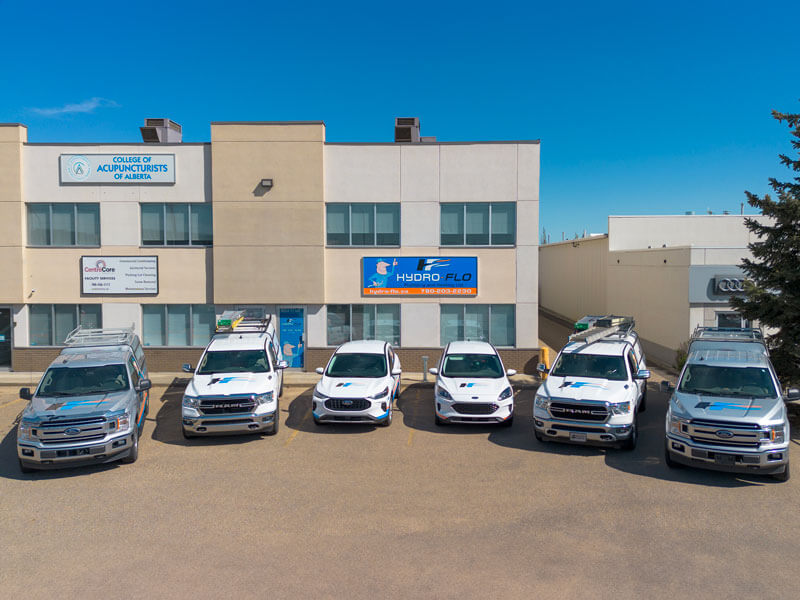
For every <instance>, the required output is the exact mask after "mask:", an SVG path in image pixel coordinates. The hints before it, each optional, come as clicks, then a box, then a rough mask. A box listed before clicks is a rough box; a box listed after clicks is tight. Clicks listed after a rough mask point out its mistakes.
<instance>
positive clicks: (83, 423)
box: [34, 417, 116, 444]
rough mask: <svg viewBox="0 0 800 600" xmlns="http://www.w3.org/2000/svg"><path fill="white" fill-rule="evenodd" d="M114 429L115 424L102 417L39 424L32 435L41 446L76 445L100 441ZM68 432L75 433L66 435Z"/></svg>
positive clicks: (59, 420)
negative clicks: (73, 431) (37, 439)
mask: <svg viewBox="0 0 800 600" xmlns="http://www.w3.org/2000/svg"><path fill="white" fill-rule="evenodd" d="M115 427H116V423H114V422H110V423H109V422H107V421H106V419H105V418H104V417H92V418H88V419H58V420H55V421H44V422H42V423H40V424H39V425H37V426H36V427H35V428H34V432H35V433H34V435H35V436H37V437H38V438H39V440H40V441H41V442H42V443H43V444H76V443H83V442H94V441H97V440H102V439H103V438H105V437H106V434H107V432H109V431H112V432H113V431H114V430H115ZM68 430H77V432H75V433H70V434H68V433H66V432H67V431H68Z"/></svg>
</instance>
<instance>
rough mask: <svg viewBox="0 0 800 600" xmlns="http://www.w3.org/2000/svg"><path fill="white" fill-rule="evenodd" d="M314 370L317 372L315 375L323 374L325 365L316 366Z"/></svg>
mask: <svg viewBox="0 0 800 600" xmlns="http://www.w3.org/2000/svg"><path fill="white" fill-rule="evenodd" d="M314 370H315V371H316V372H317V375H324V374H325V367H317V368H316V369H314Z"/></svg>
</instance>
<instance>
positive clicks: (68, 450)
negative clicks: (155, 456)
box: [17, 327, 150, 473]
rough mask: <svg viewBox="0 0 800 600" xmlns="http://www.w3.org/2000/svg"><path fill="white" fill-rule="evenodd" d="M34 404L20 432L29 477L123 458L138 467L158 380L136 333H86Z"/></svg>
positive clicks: (70, 340)
mask: <svg viewBox="0 0 800 600" xmlns="http://www.w3.org/2000/svg"><path fill="white" fill-rule="evenodd" d="M65 346H66V347H65V348H64V349H63V350H62V351H61V353H60V354H59V355H58V358H56V359H55V360H54V361H53V363H52V364H51V365H50V366H49V367H48V369H47V371H46V372H45V374H44V376H43V377H42V379H41V381H40V382H39V385H38V386H37V387H36V390H35V391H34V392H33V393H31V391H30V389H28V388H22V389H21V390H20V397H21V398H23V399H25V400H28V401H29V403H28V405H27V406H26V407H25V409H24V410H23V412H22V415H21V417H20V421H19V426H18V428H17V455H18V458H19V466H20V469H21V470H22V472H23V473H28V472H31V471H33V470H36V469H53V468H59V467H74V466H79V465H84V464H98V463H106V462H111V461H115V460H122V461H123V462H125V463H132V462H135V461H136V459H137V458H138V456H139V437H140V436H141V433H142V429H143V427H144V420H145V416H146V415H147V412H148V408H149V394H150V393H149V389H150V380H149V379H148V378H147V365H146V363H145V359H144V352H143V351H142V346H141V343H140V342H139V338H138V336H137V335H136V334H135V333H133V330H131V329H82V328H80V327H79V328H78V329H76V330H74V331H72V332H70V334H69V335H68V336H67V339H66V340H65Z"/></svg>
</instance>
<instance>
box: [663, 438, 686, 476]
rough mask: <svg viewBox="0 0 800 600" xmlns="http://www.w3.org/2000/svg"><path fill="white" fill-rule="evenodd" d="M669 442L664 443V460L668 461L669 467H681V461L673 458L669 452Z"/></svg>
mask: <svg viewBox="0 0 800 600" xmlns="http://www.w3.org/2000/svg"><path fill="white" fill-rule="evenodd" d="M667 444H669V442H666V443H665V444H664V462H665V463H667V468H669V469H680V468H681V467H683V465H682V464H681V463H679V462H676V461H674V460H672V456H671V455H670V453H669V448H668V447H667Z"/></svg>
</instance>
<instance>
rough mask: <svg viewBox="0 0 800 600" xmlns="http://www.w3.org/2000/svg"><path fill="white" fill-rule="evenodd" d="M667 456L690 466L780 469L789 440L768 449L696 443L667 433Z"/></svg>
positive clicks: (752, 470) (743, 470)
mask: <svg viewBox="0 0 800 600" xmlns="http://www.w3.org/2000/svg"><path fill="white" fill-rule="evenodd" d="M666 443H667V448H666V449H667V452H669V455H670V458H672V460H674V461H675V462H679V463H681V464H684V465H688V466H691V467H700V468H703V469H712V470H714V471H726V472H729V473H761V474H763V475H771V474H773V473H782V472H783V471H784V469H785V468H786V466H787V465H788V464H789V444H783V445H780V446H770V447H769V448H767V449H763V450H762V449H753V448H741V447H740V448H737V447H735V446H714V445H711V444H699V443H697V442H693V441H692V440H688V439H686V438H682V437H678V436H673V435H669V434H668V435H667V440H666Z"/></svg>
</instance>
